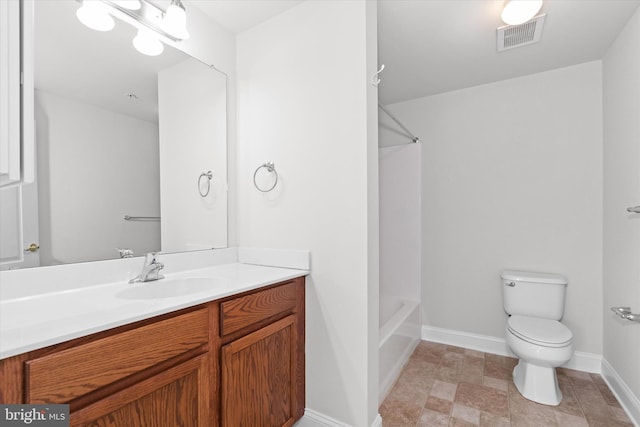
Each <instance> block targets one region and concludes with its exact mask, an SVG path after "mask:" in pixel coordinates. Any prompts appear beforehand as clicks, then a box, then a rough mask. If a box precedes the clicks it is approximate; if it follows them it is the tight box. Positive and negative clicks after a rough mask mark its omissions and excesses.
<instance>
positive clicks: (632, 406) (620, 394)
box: [602, 358, 640, 427]
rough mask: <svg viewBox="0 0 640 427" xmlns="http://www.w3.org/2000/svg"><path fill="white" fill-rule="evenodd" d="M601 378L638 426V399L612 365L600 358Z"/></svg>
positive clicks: (639, 420)
mask: <svg viewBox="0 0 640 427" xmlns="http://www.w3.org/2000/svg"><path fill="white" fill-rule="evenodd" d="M602 378H604V380H605V382H606V383H607V385H608V386H609V388H610V389H611V391H612V392H613V394H614V395H615V396H616V398H617V399H618V402H620V405H621V406H622V408H623V409H624V411H625V412H626V413H627V415H628V416H629V419H631V422H632V423H633V424H634V425H635V426H636V427H640V400H638V397H637V396H635V395H634V394H633V392H632V391H631V389H630V388H629V387H628V386H627V384H626V383H625V382H624V380H623V379H622V378H621V377H620V375H618V373H617V372H616V371H615V369H613V367H612V366H611V365H610V364H609V362H607V359H604V358H603V359H602Z"/></svg>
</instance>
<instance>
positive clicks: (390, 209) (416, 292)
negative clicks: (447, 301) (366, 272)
mask: <svg viewBox="0 0 640 427" xmlns="http://www.w3.org/2000/svg"><path fill="white" fill-rule="evenodd" d="M380 138H381V140H382V138H383V133H382V132H381V134H380ZM420 148H421V146H420V144H414V143H412V142H410V143H408V144H407V143H406V141H405V144H404V145H398V146H395V147H386V148H380V150H379V158H380V299H383V298H386V299H389V300H393V299H398V298H401V299H409V300H413V301H420V293H421V292H420V289H421V285H420V270H421V261H422V259H421V255H420V250H421V240H420V222H421V220H422V218H421V215H420V200H421V194H420V184H421V182H420V180H421V177H420Z"/></svg>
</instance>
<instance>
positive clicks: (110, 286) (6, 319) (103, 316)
mask: <svg viewBox="0 0 640 427" xmlns="http://www.w3.org/2000/svg"><path fill="white" fill-rule="evenodd" d="M307 274H308V271H307V270H300V269H291V268H281V267H269V266H262V265H250V264H242V263H239V262H235V263H230V264H222V265H216V266H212V267H207V268H199V269H193V270H188V271H181V272H176V273H170V274H165V279H163V280H171V279H179V278H186V277H196V278H211V282H212V284H211V288H210V289H202V290H200V291H198V292H191V293H188V294H184V295H180V296H170V297H163V298H140V299H132V298H131V297H130V296H127V293H128V292H125V291H128V290H130V289H132V287H136V286H153V285H154V283H155V284H161V283H162V280H160V281H157V282H146V283H136V284H129V283H127V282H126V281H118V282H114V283H107V284H98V285H95V286H86V287H80V288H73V289H67V290H60V291H57V292H49V293H45V294H41V295H29V296H25V297H18V298H10V299H4V300H2V301H0V359H4V358H7V357H10V356H14V355H17V354H21V353H25V352H27V351H31V350H35V349H39V348H43V347H46V346H49V345H52V344H57V343H61V342H64V341H68V340H70V339H73V338H78V337H82V336H86V335H89V334H92V333H95V332H100V331H104V330H107V329H111V328H114V327H117V326H122V325H126V324H128V323H132V322H136V321H139V320H144V319H148V318H151V317H154V316H158V315H161V314H165V313H170V312H172V311H176V310H180V309H182V308H186V307H192V306H195V305H198V304H201V303H204V302H208V301H213V300H217V299H220V298H224V297H227V296H230V295H234V294H238V293H241V292H245V291H249V290H253V289H257V288H260V287H263V286H267V285H271V284H274V283H278V282H281V281H284V280H289V279H293V278H296V277H301V276H305V275H307Z"/></svg>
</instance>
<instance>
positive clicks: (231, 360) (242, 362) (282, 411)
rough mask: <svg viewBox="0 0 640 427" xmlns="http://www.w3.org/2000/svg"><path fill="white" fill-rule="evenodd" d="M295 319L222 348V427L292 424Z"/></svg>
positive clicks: (286, 320)
mask: <svg viewBox="0 0 640 427" xmlns="http://www.w3.org/2000/svg"><path fill="white" fill-rule="evenodd" d="M294 324H295V316H288V317H285V318H284V319H282V320H279V321H277V322H275V323H273V324H271V325H269V326H266V327H264V328H262V329H260V330H258V331H256V332H254V333H252V334H249V335H247V336H245V337H243V338H240V339H238V340H236V341H233V342H231V343H230V344H227V345H226V346H224V347H223V348H222V425H223V426H227V427H237V426H251V427H280V426H284V425H292V424H293V420H294V418H293V417H294V415H295V414H294V413H293V406H294V405H293V399H294V394H293V393H294V390H295V351H294V350H293V348H292V347H293V345H294V343H295V339H294Z"/></svg>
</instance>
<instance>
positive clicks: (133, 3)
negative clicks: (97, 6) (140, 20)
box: [112, 0, 142, 10]
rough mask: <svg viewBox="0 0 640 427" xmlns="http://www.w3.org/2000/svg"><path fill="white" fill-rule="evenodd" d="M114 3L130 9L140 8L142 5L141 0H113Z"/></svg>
mask: <svg viewBox="0 0 640 427" xmlns="http://www.w3.org/2000/svg"><path fill="white" fill-rule="evenodd" d="M112 1H113V3H114V4H117V5H118V6H120V7H124V8H125V9H129V10H139V9H140V8H141V7H142V3H140V0H112Z"/></svg>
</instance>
